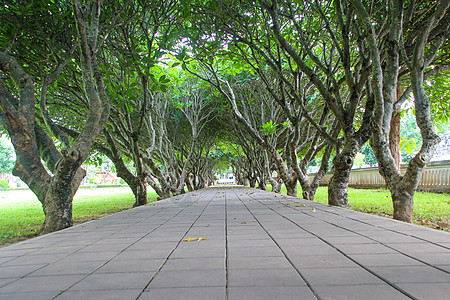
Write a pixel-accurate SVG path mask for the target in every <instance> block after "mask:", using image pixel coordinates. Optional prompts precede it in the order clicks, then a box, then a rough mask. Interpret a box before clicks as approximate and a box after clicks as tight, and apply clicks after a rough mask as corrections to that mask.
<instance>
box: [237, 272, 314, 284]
mask: <svg viewBox="0 0 450 300" xmlns="http://www.w3.org/2000/svg"><path fill="white" fill-rule="evenodd" d="M302 285H306V283H305V282H304V281H303V279H302V278H301V277H300V276H299V275H298V273H297V272H296V271H294V270H293V269H269V268H267V269H230V270H228V286H230V287H235V286H243V287H267V286H302Z"/></svg>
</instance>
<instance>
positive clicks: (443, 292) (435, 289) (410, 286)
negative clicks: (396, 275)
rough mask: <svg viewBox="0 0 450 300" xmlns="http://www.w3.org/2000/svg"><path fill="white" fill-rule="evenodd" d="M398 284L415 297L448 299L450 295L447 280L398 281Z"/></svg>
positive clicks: (449, 284)
mask: <svg viewBox="0 0 450 300" xmlns="http://www.w3.org/2000/svg"><path fill="white" fill-rule="evenodd" d="M398 286H399V287H400V288H402V289H403V290H405V291H406V292H408V293H410V294H411V295H414V297H416V298H417V299H423V300H428V299H448V298H449V295H450V283H449V282H443V283H441V282H428V283H426V284H424V283H400V284H398Z"/></svg>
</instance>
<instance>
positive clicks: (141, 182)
mask: <svg viewBox="0 0 450 300" xmlns="http://www.w3.org/2000/svg"><path fill="white" fill-rule="evenodd" d="M135 181H136V182H135V184H134V188H133V194H134V197H135V198H136V201H135V202H134V204H133V207H137V206H141V205H146V204H147V203H148V200H147V182H146V180H145V178H137V179H136V180H135Z"/></svg>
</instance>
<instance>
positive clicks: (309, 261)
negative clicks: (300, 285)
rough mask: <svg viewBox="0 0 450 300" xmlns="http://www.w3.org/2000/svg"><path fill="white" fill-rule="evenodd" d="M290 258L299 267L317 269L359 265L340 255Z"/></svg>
mask: <svg viewBox="0 0 450 300" xmlns="http://www.w3.org/2000/svg"><path fill="white" fill-rule="evenodd" d="M289 259H290V260H291V261H292V263H293V264H294V265H295V267H296V268H297V269H299V270H300V271H301V269H317V268H357V267H358V265H357V264H356V263H354V262H353V261H352V260H350V259H349V258H347V257H345V256H343V255H339V254H333V255H319V256H309V255H307V256H306V255H301V256H289Z"/></svg>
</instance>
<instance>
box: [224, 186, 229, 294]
mask: <svg viewBox="0 0 450 300" xmlns="http://www.w3.org/2000/svg"><path fill="white" fill-rule="evenodd" d="M226 190H227V189H226ZM223 197H224V198H225V203H224V205H225V300H228V283H229V278H228V276H229V274H228V269H229V266H230V259H229V256H228V198H227V193H226V191H225V192H224V193H223Z"/></svg>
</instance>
